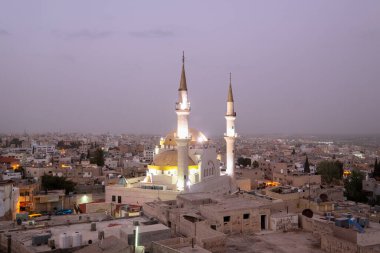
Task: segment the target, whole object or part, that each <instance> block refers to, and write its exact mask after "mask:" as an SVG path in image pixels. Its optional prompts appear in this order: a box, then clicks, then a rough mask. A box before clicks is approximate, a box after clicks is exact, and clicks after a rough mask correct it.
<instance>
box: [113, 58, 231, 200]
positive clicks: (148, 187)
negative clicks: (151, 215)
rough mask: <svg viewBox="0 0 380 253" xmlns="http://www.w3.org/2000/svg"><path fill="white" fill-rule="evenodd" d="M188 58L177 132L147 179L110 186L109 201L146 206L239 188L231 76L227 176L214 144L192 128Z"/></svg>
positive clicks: (169, 136) (167, 139)
mask: <svg viewBox="0 0 380 253" xmlns="http://www.w3.org/2000/svg"><path fill="white" fill-rule="evenodd" d="M190 110H191V108H190V100H189V98H188V92H187V83H186V74H185V57H184V56H183V58H182V73H181V80H180V84H179V89H178V102H177V103H176V106H175V111H176V114H177V130H176V131H172V132H170V133H169V134H167V135H166V137H165V138H162V139H161V140H160V144H159V145H158V146H157V147H156V149H155V155H154V159H153V162H152V164H150V165H148V171H147V175H146V176H145V177H139V178H130V179H127V180H125V182H124V183H121V184H118V185H110V186H107V187H106V202H115V201H116V199H117V200H118V201H117V202H118V203H120V204H142V203H144V202H149V201H154V200H157V199H159V200H172V199H175V198H176V196H177V195H178V194H179V193H181V192H214V193H220V194H225V193H228V192H232V191H234V190H235V189H236V184H235V180H234V143H235V139H236V136H237V135H236V132H235V119H236V112H235V110H234V99H233V94H232V85H231V76H230V84H229V89H228V96H227V113H226V115H225V118H226V133H225V135H224V138H225V140H226V163H225V164H226V173H224V174H222V173H221V170H220V166H219V164H220V162H219V161H218V160H217V152H216V148H215V146H214V145H213V143H212V142H211V141H210V140H209V139H208V138H207V137H206V136H205V135H204V134H203V133H202V132H200V131H198V130H196V129H193V128H189V115H190Z"/></svg>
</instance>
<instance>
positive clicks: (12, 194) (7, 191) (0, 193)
mask: <svg viewBox="0 0 380 253" xmlns="http://www.w3.org/2000/svg"><path fill="white" fill-rule="evenodd" d="M19 194H20V193H19V188H17V187H14V186H13V181H11V180H5V181H3V180H2V181H0V220H2V219H5V220H11V219H14V218H15V216H16V212H18V211H19V203H18V198H19Z"/></svg>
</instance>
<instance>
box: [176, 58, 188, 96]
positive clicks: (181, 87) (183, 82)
mask: <svg viewBox="0 0 380 253" xmlns="http://www.w3.org/2000/svg"><path fill="white" fill-rule="evenodd" d="M178 90H179V91H181V90H187V84H186V74H185V51H182V73H181V81H180V82H179V89H178Z"/></svg>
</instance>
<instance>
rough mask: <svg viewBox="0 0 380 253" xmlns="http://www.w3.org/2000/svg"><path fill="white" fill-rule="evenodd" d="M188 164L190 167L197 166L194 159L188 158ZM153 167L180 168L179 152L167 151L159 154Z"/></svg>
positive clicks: (154, 160)
mask: <svg viewBox="0 0 380 253" xmlns="http://www.w3.org/2000/svg"><path fill="white" fill-rule="evenodd" d="M188 164H189V166H195V165H197V164H196V163H195V162H194V161H193V159H191V158H190V157H189V156H188ZM152 165H153V166H158V167H164V166H165V167H166V166H175V167H177V166H178V153H177V150H166V151H164V152H161V153H159V154H158V155H156V156H154V159H153V162H152Z"/></svg>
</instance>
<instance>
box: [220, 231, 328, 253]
mask: <svg viewBox="0 0 380 253" xmlns="http://www.w3.org/2000/svg"><path fill="white" fill-rule="evenodd" d="M227 252H229V253H235V252H236V253H237V252H245V253H256V252H257V253H259V252H260V253H270V252H276V253H324V252H325V251H323V250H321V249H320V247H319V242H318V240H316V239H315V238H314V236H313V235H312V234H311V233H308V232H286V233H282V232H280V233H278V232H276V233H265V234H261V235H234V236H229V237H228V239H227Z"/></svg>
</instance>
